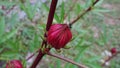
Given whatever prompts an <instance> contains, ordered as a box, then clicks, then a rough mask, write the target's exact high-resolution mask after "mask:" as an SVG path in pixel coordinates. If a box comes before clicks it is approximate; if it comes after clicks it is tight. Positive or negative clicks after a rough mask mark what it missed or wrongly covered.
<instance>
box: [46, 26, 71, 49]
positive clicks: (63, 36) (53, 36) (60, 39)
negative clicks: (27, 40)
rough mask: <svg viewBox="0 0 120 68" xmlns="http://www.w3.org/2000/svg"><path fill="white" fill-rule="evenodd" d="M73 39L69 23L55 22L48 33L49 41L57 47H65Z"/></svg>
mask: <svg viewBox="0 0 120 68" xmlns="http://www.w3.org/2000/svg"><path fill="white" fill-rule="evenodd" d="M71 39H72V33H71V31H70V28H69V26H68V25H67V24H53V25H52V26H51V27H50V29H49V31H48V34H47V42H48V43H49V44H50V45H51V46H52V47H54V48H55V49H60V48H63V47H64V46H65V45H66V44H67V43H68V42H69V41H70V40H71Z"/></svg>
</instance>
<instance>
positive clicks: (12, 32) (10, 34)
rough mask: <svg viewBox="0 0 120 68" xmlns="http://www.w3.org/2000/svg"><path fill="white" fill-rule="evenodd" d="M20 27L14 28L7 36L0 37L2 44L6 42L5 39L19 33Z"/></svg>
mask: <svg viewBox="0 0 120 68" xmlns="http://www.w3.org/2000/svg"><path fill="white" fill-rule="evenodd" d="M17 31H18V29H14V30H13V31H11V32H9V33H8V34H6V35H5V36H2V37H1V38H0V44H1V43H4V42H5V41H7V40H9V39H10V38H11V37H13V36H14V35H15V34H16V33H17Z"/></svg>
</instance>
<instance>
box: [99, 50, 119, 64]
mask: <svg viewBox="0 0 120 68" xmlns="http://www.w3.org/2000/svg"><path fill="white" fill-rule="evenodd" d="M119 53H120V51H118V52H117V53H115V54H113V55H112V56H110V57H109V58H108V59H106V60H105V62H104V63H103V64H102V65H101V66H105V63H106V62H108V61H110V60H111V59H113V58H114V57H116V56H117V55H118V54H119Z"/></svg>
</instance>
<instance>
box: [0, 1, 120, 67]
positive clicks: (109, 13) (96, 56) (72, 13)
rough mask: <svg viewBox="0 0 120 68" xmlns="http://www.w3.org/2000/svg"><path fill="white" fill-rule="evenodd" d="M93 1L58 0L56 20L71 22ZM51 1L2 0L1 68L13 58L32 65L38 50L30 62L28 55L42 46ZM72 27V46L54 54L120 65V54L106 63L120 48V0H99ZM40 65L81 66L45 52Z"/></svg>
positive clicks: (87, 62)
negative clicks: (112, 51) (114, 51)
mask: <svg viewBox="0 0 120 68" xmlns="http://www.w3.org/2000/svg"><path fill="white" fill-rule="evenodd" d="M93 1H94V0H58V5H57V8H56V14H55V16H54V20H53V23H65V22H70V21H71V20H73V19H74V18H76V17H77V15H78V14H80V13H81V12H83V11H84V10H85V9H87V8H88V7H89V6H90V5H91V4H92V2H93ZM50 3H51V0H0V68H5V64H6V62H7V61H9V60H13V59H19V60H21V61H22V63H23V64H24V67H25V68H29V66H30V65H31V63H32V62H33V60H34V58H35V56H36V55H37V53H36V55H35V56H34V57H33V58H31V59H30V60H29V61H26V58H27V57H28V56H30V55H31V54H33V53H35V52H36V51H37V50H38V48H40V45H41V42H42V38H43V35H44V32H45V27H46V22H47V17H48V13H49V7H50ZM71 8H72V9H71ZM70 9H71V10H70ZM65 15H67V16H66V18H65V19H64V16H65ZM71 30H72V33H73V39H72V40H71V42H69V43H68V44H67V46H68V47H69V48H68V49H64V48H63V49H61V51H60V52H58V51H56V50H55V49H54V48H53V49H52V50H51V52H52V53H55V54H58V55H61V56H65V57H67V58H70V59H73V60H74V61H76V62H78V63H82V64H84V65H86V66H88V67H89V68H120V54H117V55H116V56H114V57H113V58H112V59H110V60H109V61H107V62H105V60H107V59H108V58H109V57H110V56H112V53H111V51H110V50H111V49H112V48H116V50H117V51H120V0H100V1H99V2H98V3H97V4H96V5H95V7H93V9H92V11H90V12H89V13H86V14H85V15H84V16H83V17H82V18H81V19H80V20H78V21H77V22H76V23H75V24H74V25H73V26H72V29H71ZM104 63H105V65H104V66H102V64H104ZM37 68H78V67H77V66H75V65H73V64H71V63H67V62H65V61H62V60H60V59H57V58H54V57H51V56H48V55H46V56H44V58H43V60H42V61H41V62H40V63H39V65H38V67H37Z"/></svg>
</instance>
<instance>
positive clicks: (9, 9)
mask: <svg viewBox="0 0 120 68" xmlns="http://www.w3.org/2000/svg"><path fill="white" fill-rule="evenodd" d="M15 6H16V5H13V6H12V7H11V8H10V9H9V10H8V11H7V12H6V15H7V14H9V13H10V12H11V11H12V10H13V9H14V7H15Z"/></svg>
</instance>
